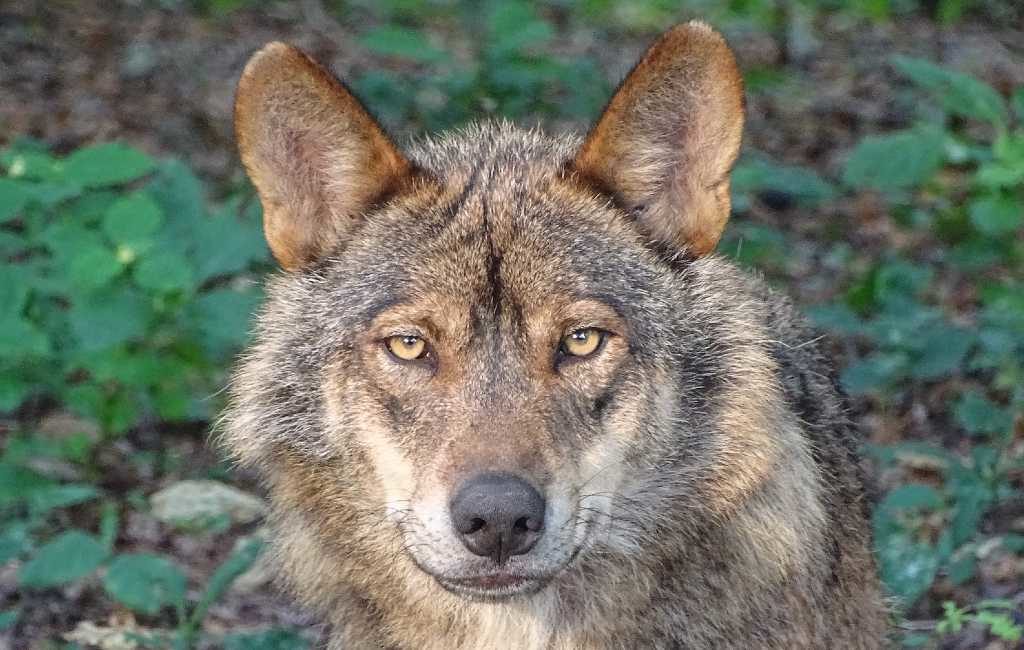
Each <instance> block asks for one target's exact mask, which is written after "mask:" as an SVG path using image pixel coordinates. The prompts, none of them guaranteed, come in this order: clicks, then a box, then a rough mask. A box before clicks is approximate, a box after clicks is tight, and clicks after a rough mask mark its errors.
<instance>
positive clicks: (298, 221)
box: [235, 43, 409, 269]
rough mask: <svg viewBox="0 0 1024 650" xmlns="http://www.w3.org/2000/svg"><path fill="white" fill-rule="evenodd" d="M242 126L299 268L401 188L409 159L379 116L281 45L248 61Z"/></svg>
mask: <svg viewBox="0 0 1024 650" xmlns="http://www.w3.org/2000/svg"><path fill="white" fill-rule="evenodd" d="M235 132H236V134H237V137H238V147H239V150H240V151H241V154H242V162H243V163H245V167H246V170H247V171H248V172H249V177H250V178H251V179H252V181H253V184H255V185H256V189H257V190H258V191H259V193H260V200H261V201H262V202H263V207H264V221H263V224H264V229H265V231H266V235H267V242H268V243H269V244H270V249H271V251H273V253H274V256H275V257H276V258H277V260H278V262H280V264H281V266H283V267H284V268H286V269H296V268H298V267H300V266H301V265H303V264H305V263H306V262H308V261H310V260H313V259H315V258H317V257H319V256H320V255H322V254H323V253H324V252H325V251H327V250H328V248H329V247H330V246H332V245H334V244H336V243H337V238H338V236H339V235H338V231H339V230H340V229H341V228H344V227H345V225H347V223H348V222H349V221H351V220H352V219H354V218H355V217H357V216H358V215H359V214H360V213H361V212H362V211H363V210H365V209H366V208H367V207H369V205H370V203H371V202H372V201H374V200H376V199H377V198H379V197H381V196H383V195H384V194H386V193H387V192H389V191H391V190H393V189H394V188H395V187H396V185H397V184H398V183H399V182H400V181H401V179H402V178H403V177H404V176H405V175H406V174H408V172H409V164H408V162H407V161H406V160H405V158H404V157H403V156H402V155H401V154H400V153H399V152H398V150H397V149H395V148H394V146H393V145H392V144H391V141H390V140H389V139H388V137H387V136H386V135H385V134H384V132H383V131H382V130H381V129H380V127H379V126H377V124H376V122H374V121H373V118H371V117H370V116H369V114H367V113H366V111H365V110H364V109H363V108H362V106H360V105H359V102H358V100H356V99H355V98H354V97H353V96H352V95H351V94H350V93H349V92H348V91H347V90H346V89H345V88H344V87H343V86H342V85H341V84H340V83H339V82H338V81H337V80H336V79H334V77H332V76H331V75H330V73H328V72H326V71H325V70H324V69H323V68H321V67H320V66H319V65H317V64H316V63H315V62H314V61H312V60H311V59H310V58H309V57H307V56H306V55H305V54H303V53H302V52H300V51H298V50H296V49H295V48H293V47H291V46H290V45H285V44H284V43H271V44H269V45H267V46H266V47H265V48H263V49H262V50H260V51H259V52H258V53H256V54H255V55H254V56H253V57H252V59H251V60H250V61H249V63H248V65H246V66H245V71H244V72H243V73H242V78H241V80H240V81H239V82H238V93H237V96H236V100H235Z"/></svg>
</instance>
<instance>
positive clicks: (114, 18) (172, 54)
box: [0, 0, 1024, 648]
mask: <svg viewBox="0 0 1024 650" xmlns="http://www.w3.org/2000/svg"><path fill="white" fill-rule="evenodd" d="M354 15H356V16H358V15H359V14H358V13H357V14H354ZM681 17H682V16H681ZM1022 21H1024V5H1021V6H1020V7H1018V9H1017V10H1014V9H1013V8H1012V3H1011V6H1010V8H1009V9H1004V10H1003V13H1001V14H998V15H997V16H994V17H993V16H982V17H977V16H975V17H968V18H965V19H964V20H962V21H960V22H958V23H957V24H955V25H954V26H951V27H939V26H937V25H936V24H935V23H934V22H932V21H930V20H926V19H923V18H921V17H919V16H909V17H903V18H896V19H893V20H891V21H887V22H884V23H878V24H876V23H871V22H865V21H854V20H852V19H849V18H848V17H842V16H833V17H826V18H818V19H817V20H816V21H814V22H813V23H812V24H810V25H809V26H808V25H802V26H801V24H799V21H797V20H792V21H790V22H789V23H788V24H787V26H786V27H785V28H782V29H776V30H772V31H769V30H760V29H756V28H751V27H733V28H729V26H726V31H727V34H728V35H729V37H730V40H731V42H732V43H733V45H734V46H735V47H736V49H737V51H738V55H739V58H740V62H741V65H742V67H743V68H744V69H745V70H755V69H765V70H784V71H785V72H787V73H788V76H787V79H788V80H787V81H785V82H784V83H783V84H782V85H781V86H780V85H773V86H771V87H766V88H764V89H762V88H758V87H756V86H753V87H752V88H751V90H750V92H749V96H748V101H749V103H748V114H749V121H748V127H747V132H746V145H745V146H747V147H748V148H751V149H755V150H757V151H760V152H763V153H765V154H767V155H768V156H769V157H770V158H772V159H773V160H777V161H780V162H785V163H788V164H794V165H802V166H807V167H811V168H814V169H815V170H817V171H818V172H819V173H821V174H823V175H826V176H829V177H835V176H836V175H837V174H838V171H839V170H840V168H841V162H842V160H843V159H844V157H845V156H846V154H847V153H848V152H849V150H850V148H851V147H852V146H853V144H854V143H855V142H856V141H857V140H858V139H859V138H861V137H862V136H864V135H865V134H869V133H875V132H881V131H886V130H891V129H894V128H899V127H903V126H907V125H909V124H910V123H911V122H912V120H913V119H914V109H915V105H914V103H913V102H914V101H915V100H914V98H913V97H912V95H911V94H910V93H909V92H908V87H907V85H906V82H904V81H901V80H900V79H899V78H898V77H897V76H896V74H895V73H894V72H893V70H892V69H891V67H890V66H889V64H888V61H889V60H890V58H891V57H892V55H893V54H896V53H905V54H913V55H916V56H922V57H926V58H929V59H931V60H934V61H938V62H941V63H944V64H947V65H950V66H952V67H955V68H958V69H961V70H964V71H967V72H970V73H972V74H975V75H977V76H979V77H981V78H982V79H985V80H986V81H988V82H989V83H991V84H992V85H993V86H995V87H996V88H997V89H1000V90H1003V91H1006V90H1008V89H1009V88H1013V87H1017V86H1021V85H1024V29H1021V27H1020V25H1021V24H1022ZM364 27H365V26H364V25H361V24H346V23H345V22H343V21H342V20H340V19H337V18H334V17H331V15H329V13H328V12H327V11H325V9H324V7H323V6H322V5H320V4H319V3H318V2H316V1H315V0H303V1H302V2H295V3H286V2H273V3H265V4H263V3H260V4H253V5H249V6H246V7H243V8H240V9H237V10H234V11H231V12H230V13H228V14H226V15H223V16H211V15H208V14H204V13H202V12H198V11H195V10H194V9H192V5H189V4H187V3H185V2H183V1H180V0H167V1H166V2H164V1H161V2H157V1H148V0H133V1H131V2H101V1H99V0H82V1H80V2H72V1H70V0H66V1H57V2H54V1H38V2H29V1H26V0H3V1H0V145H2V144H4V143H5V142H8V141H10V140H12V139H13V138H14V137H16V136H20V135H29V136H33V137H36V138H39V139H42V140H44V141H45V142H47V143H49V144H50V145H51V146H52V147H54V148H55V149H56V150H57V151H58V152H67V151H70V150H72V149H74V148H76V147H78V146H80V145H82V144H86V143H91V142H96V141H108V140H122V141H126V142H128V143H131V144H133V145H135V146H138V147H140V148H142V149H144V150H146V151H147V152H149V153H151V154H154V155H157V156H176V157H180V158H183V159H185V160H186V161H187V162H188V163H189V164H190V165H191V166H192V167H193V168H194V169H196V170H197V172H198V173H199V174H200V175H201V176H203V177H205V178H207V179H210V180H211V182H212V183H213V187H221V188H226V187H229V186H231V185H234V184H237V183H239V182H240V181H241V172H240V165H239V163H238V159H237V155H236V153H235V149H234V143H233V136H232V130H231V105H232V99H233V93H234V87H235V82H236V80H237V78H238V76H239V73H240V71H241V68H242V66H243V65H244V63H245V61H246V59H247V58H248V56H249V55H250V54H251V53H252V52H253V51H254V50H255V49H256V48H258V47H259V46H261V45H263V44H264V43H266V42H268V41H271V40H285V41H290V42H292V43H295V44H297V45H299V46H301V47H302V48H304V49H305V50H307V51H308V52H310V53H311V54H313V55H315V56H316V57H317V58H319V59H320V60H322V61H324V62H326V63H328V64H329V65H330V66H331V67H332V68H333V69H334V70H336V71H338V72H339V73H341V74H342V75H343V76H344V75H349V74H354V73H359V72H361V71H364V70H368V69H372V68H373V67H374V66H377V65H382V63H381V62H380V61H378V60H376V59H374V58H373V57H372V56H370V55H368V54H367V53H366V52H365V51H362V50H361V49H360V47H359V46H358V43H357V42H356V39H355V38H354V34H356V33H359V32H360V31H361V30H362V29H363V28H364ZM466 37H467V36H466V35H464V34H463V35H461V36H459V37H458V38H466ZM649 38H650V35H649V34H635V35H621V34H620V35H617V36H616V37H615V39H616V40H615V42H614V43H611V44H608V43H603V42H599V41H597V40H595V39H593V38H590V39H581V40H580V41H579V42H582V43H584V46H583V47H585V48H589V49H587V52H589V53H590V54H591V55H592V56H593V57H594V58H595V60H597V61H598V62H599V63H600V65H601V67H602V69H603V70H605V71H606V73H607V75H608V78H609V81H610V82H614V81H615V80H617V78H618V77H619V76H620V75H621V74H622V73H623V72H624V71H625V70H626V69H627V67H628V66H629V65H630V63H631V61H632V59H633V58H634V57H635V56H636V55H637V54H638V53H639V52H640V51H641V49H642V47H643V45H644V43H645V42H646V41H647V40H649ZM456 40H457V39H456ZM568 40H569V41H571V42H573V41H572V39H568ZM388 65H394V64H393V63H388ZM558 126H559V127H562V126H573V125H558ZM575 126H577V127H583V126H585V125H575ZM400 135H409V134H405V133H403V134H400ZM749 218H750V219H751V220H752V221H753V222H754V223H758V224H762V225H766V226H771V227H774V228H777V229H779V230H781V231H782V232H783V233H785V234H786V237H787V242H788V243H789V247H788V249H787V250H788V251H789V254H790V255H791V256H792V259H789V260H786V263H785V264H781V265H780V267H779V268H778V269H776V274H777V276H778V277H777V278H775V279H777V280H778V284H780V285H782V286H785V287H786V288H787V289H788V290H789V291H790V292H791V293H792V294H793V295H794V296H795V297H796V298H797V300H798V301H799V302H801V303H803V304H813V303H817V302H821V301H823V300H826V299H828V298H830V297H831V295H832V293H833V292H834V291H835V289H834V287H835V285H836V282H835V278H834V277H831V276H829V275H828V274H823V273H821V272H820V270H821V268H822V264H821V258H822V256H824V255H825V254H826V252H827V251H826V249H825V248H824V247H822V246H821V245H819V243H818V242H820V241H823V240H825V239H828V238H829V237H831V238H834V235H828V236H827V237H826V233H834V232H835V231H836V230H837V229H838V230H839V231H840V232H842V233H843V234H842V236H843V237H845V238H846V240H847V242H848V243H849V244H850V245H851V246H852V247H853V248H855V249H857V250H877V249H880V248H883V247H897V248H901V249H908V248H911V247H913V246H914V245H915V244H916V243H918V242H915V241H914V240H913V239H910V238H909V237H910V235H908V234H907V233H906V232H905V231H899V230H897V229H896V228H895V227H894V225H893V222H892V219H891V217H890V215H888V214H887V212H886V209H885V207H884V205H882V204H881V203H880V202H879V201H878V199H877V198H876V197H873V196H869V195H865V196H860V197H855V198H854V199H853V200H845V201H842V202H835V203H834V204H831V205H828V206H826V207H824V208H816V209H814V210H809V209H803V208H800V207H797V206H794V205H792V204H791V202H789V201H787V200H786V197H761V200H758V201H757V202H755V205H754V206H753V207H752V209H751V214H750V217H749ZM844 350H845V348H844V347H843V345H838V346H837V352H838V353H839V354H843V353H844ZM855 407H856V409H857V416H858V418H859V419H860V421H861V423H862V425H863V426H864V428H865V430H866V432H867V434H868V436H869V438H870V439H871V440H873V441H875V442H880V443H884V442H891V441H892V440H893V439H896V438H927V437H930V436H938V437H941V435H942V432H941V430H936V429H935V427H934V426H933V424H934V422H935V418H936V417H938V416H937V415H936V414H939V413H941V412H944V410H945V409H946V405H944V404H943V393H942V392H941V390H939V389H934V390H931V391H929V390H922V391H920V392H915V393H914V394H913V395H911V396H910V397H909V398H908V400H907V402H906V403H904V404H902V405H901V406H900V407H899V408H898V409H897V410H896V411H895V412H893V411H888V412H877V411H875V410H873V408H872V404H870V403H858V404H856V405H855ZM0 431H2V429H0ZM203 434H204V425H203V424H202V423H199V424H197V425H196V426H195V427H194V428H193V429H191V430H189V429H185V430H183V429H180V428H176V429H173V430H163V429H160V428H157V429H154V430H151V431H140V432H135V433H133V434H132V435H131V436H129V437H127V438H125V439H124V440H122V441H121V442H120V443H119V444H118V445H117V446H116V448H114V449H111V450H110V452H109V454H110V458H109V462H110V465H111V466H112V467H114V466H118V467H121V466H123V467H131V466H130V464H128V463H124V465H122V462H123V461H124V460H125V459H126V458H127V457H128V456H130V455H131V454H133V453H136V452H137V451H138V450H140V449H141V450H147V449H152V448H154V447H155V446H161V447H163V448H164V449H170V450H172V451H173V453H174V455H176V456H177V457H178V458H179V459H180V461H181V463H180V466H181V467H183V468H191V469H190V470H189V471H191V472H195V468H198V467H205V468H208V467H216V466H217V460H216V458H215V457H214V455H213V453H212V452H211V451H209V450H208V449H206V447H205V446H204V441H205V436H204V435H203ZM0 435H2V434H0ZM183 473H185V472H184V470H183ZM163 480H168V479H167V478H165V479H163ZM152 481H153V478H152V477H148V476H142V475H133V474H132V473H131V470H126V474H125V475H123V476H119V477H118V478H117V480H116V481H114V480H112V481H111V482H110V484H109V485H107V486H106V487H107V488H108V489H119V490H124V491H125V492H126V493H127V492H129V491H133V490H134V491H142V492H145V493H148V492H151V491H152V490H153V489H156V488H157V487H160V485H158V484H153V483H152ZM242 483H243V485H247V486H248V487H249V488H251V489H252V490H254V491H258V488H257V487H256V486H255V485H253V484H252V483H251V481H247V479H246V477H242ZM83 525H85V524H83ZM250 532H252V531H251V530H250V529H242V530H233V531H232V532H231V533H228V534H224V535H220V536H216V535H214V536H208V537H203V538H197V537H194V536H187V535H175V534H171V533H168V532H167V531H165V530H164V529H163V528H162V527H161V526H159V525H158V524H157V523H156V522H155V521H154V520H152V519H151V518H150V517H148V516H147V515H144V514H135V515H132V517H131V518H130V519H129V520H128V521H127V522H125V525H124V526H123V530H122V534H121V538H120V539H119V548H139V549H147V550H156V551H159V552H164V553H167V554H170V555H172V556H174V557H176V558H187V561H188V568H189V570H190V571H191V572H192V575H191V577H192V578H193V579H194V580H193V582H194V583H195V584H203V583H204V580H205V576H208V575H209V573H210V572H211V571H212V569H213V567H214V566H215V565H216V564H217V562H219V561H221V560H222V559H223V558H224V557H225V556H226V554H227V552H228V551H229V550H230V548H231V547H232V545H233V544H234V543H235V539H236V538H237V537H239V536H241V535H244V534H247V533H250ZM990 570H991V571H998V567H991V568H990ZM7 573H10V571H7ZM982 579H983V580H984V579H986V578H984V577H983V578H982ZM14 582H15V581H14V576H13V574H11V575H4V573H2V572H0V604H3V602H4V600H5V598H6V597H8V596H10V595H11V594H12V593H13V590H14V589H15V588H16V585H15V584H14ZM997 583H998V584H1005V583H999V582H998V580H993V585H996V584H997ZM980 591H981V592H982V593H984V592H985V591H986V587H984V586H982V587H981V588H980ZM990 591H993V593H995V592H997V591H999V592H1002V591H1005V589H1004V588H1002V587H995V586H994V587H993V588H992V590H990ZM1020 591H1021V587H1020V585H1017V587H1016V592H1020ZM1011 595H1012V594H1011ZM101 596H102V590H101V588H100V587H99V585H98V584H94V583H89V582H86V583H85V584H83V585H78V586H75V587H70V588H66V589H63V590H57V591H56V592H54V593H50V592H44V593H42V594H39V595H37V596H35V597H34V598H36V600H35V601H32V602H28V603H26V602H24V601H22V607H23V611H24V612H25V616H24V620H23V621H21V622H20V623H19V626H18V632H17V636H16V637H14V638H13V639H12V641H11V642H12V643H13V646H12V647H15V648H22V647H24V648H49V647H53V646H51V645H49V642H48V641H44V639H53V638H59V636H60V634H61V633H63V632H66V631H67V630H69V629H70V628H71V627H73V626H74V624H75V623H76V622H77V621H79V620H83V619H87V620H93V621H101V622H102V621H105V620H107V619H108V618H109V617H110V616H111V615H114V616H127V614H126V612H112V611H110V609H109V607H110V605H109V601H106V600H104V599H103V598H102V597H101ZM935 611H936V605H935V604H934V603H925V604H924V605H922V606H920V607H919V609H918V612H919V613H920V614H921V615H922V616H925V617H927V616H934V613H935ZM151 623H152V621H151ZM268 624H277V625H283V626H289V627H299V628H306V629H309V630H310V635H311V637H312V638H316V637H317V636H318V635H319V631H318V630H317V629H316V628H315V627H314V623H313V621H312V619H310V618H309V617H308V616H306V615H304V614H302V613H300V612H299V611H297V610H296V609H295V608H293V607H292V606H290V605H289V604H288V599H287V598H285V597H283V596H280V595H278V594H277V592H276V591H275V590H274V588H273V587H272V586H271V585H270V584H269V583H266V582H259V581H255V582H254V584H250V585H248V586H244V585H243V588H241V589H236V590H235V591H234V592H232V594H231V596H230V597H229V598H227V599H225V600H224V601H222V602H221V603H220V604H218V605H216V606H215V608H214V609H213V611H212V614H211V617H210V622H209V630H210V631H216V630H217V629H238V628H244V627H248V626H266V625H268ZM971 643H972V642H971V640H969V639H967V640H964V641H963V642H962V645H961V646H959V647H981V646H980V645H978V646H972V645H971ZM2 647H3V637H0V648H2Z"/></svg>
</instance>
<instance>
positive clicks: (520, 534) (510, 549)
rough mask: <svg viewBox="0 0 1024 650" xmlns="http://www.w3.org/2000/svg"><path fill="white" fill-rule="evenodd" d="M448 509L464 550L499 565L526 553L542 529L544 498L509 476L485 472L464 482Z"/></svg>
mask: <svg viewBox="0 0 1024 650" xmlns="http://www.w3.org/2000/svg"><path fill="white" fill-rule="evenodd" d="M450 508H451V513H452V522H453V523H454V524H455V530H456V531H457V532H458V534H459V536H460V537H461V538H462V543H463V544H465V545H466V548H468V549H469V550H470V551H471V552H473V553H475V554H476V555H482V556H484V557H489V558H491V559H492V560H494V561H495V562H496V563H498V564H504V563H505V562H507V561H508V559H509V558H510V557H512V556H513V555H522V554H524V553H526V552H528V551H529V550H530V549H531V548H533V545H534V544H536V543H537V540H538V539H540V536H541V534H542V532H543V528H544V497H542V496H541V495H540V493H538V492H537V490H535V489H534V488H533V487H532V486H531V485H530V484H529V483H527V482H526V481H524V480H523V479H521V478H519V477H517V476H513V475H512V474H503V473H496V472H487V473H483V474H477V475H476V476H473V477H471V478H469V479H467V480H466V482H465V483H463V484H462V486H461V487H460V488H459V491H458V492H456V493H455V498H454V499H452V502H451V506H450Z"/></svg>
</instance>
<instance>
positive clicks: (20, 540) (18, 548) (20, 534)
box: [0, 520, 31, 566]
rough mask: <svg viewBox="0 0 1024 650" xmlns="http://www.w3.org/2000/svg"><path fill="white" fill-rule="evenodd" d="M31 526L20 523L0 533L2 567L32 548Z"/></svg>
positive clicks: (0, 561)
mask: <svg viewBox="0 0 1024 650" xmlns="http://www.w3.org/2000/svg"><path fill="white" fill-rule="evenodd" d="M29 526H30V524H29V523H28V522H27V521H24V520H22V521H18V522H15V523H14V524H11V525H9V526H8V527H7V528H6V529H4V530H2V531H0V566H3V565H4V564H7V562H9V561H11V560H13V559H14V558H16V557H18V556H20V555H21V554H22V553H24V552H25V551H27V550H28V549H29V548H30V547H31V535H30V534H29Z"/></svg>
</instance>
